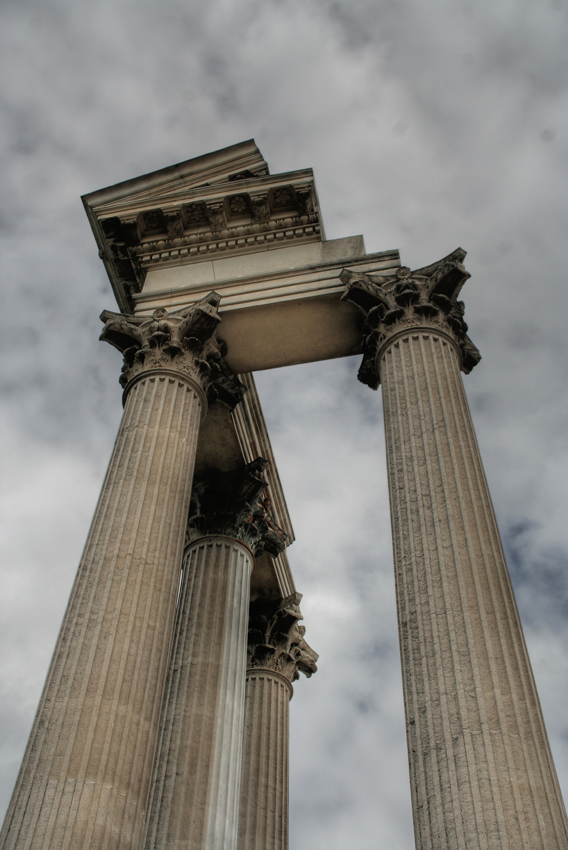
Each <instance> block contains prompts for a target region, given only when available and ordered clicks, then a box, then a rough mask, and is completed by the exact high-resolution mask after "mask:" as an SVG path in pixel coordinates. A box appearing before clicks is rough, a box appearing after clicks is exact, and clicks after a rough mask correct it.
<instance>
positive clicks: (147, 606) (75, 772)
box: [0, 293, 221, 850]
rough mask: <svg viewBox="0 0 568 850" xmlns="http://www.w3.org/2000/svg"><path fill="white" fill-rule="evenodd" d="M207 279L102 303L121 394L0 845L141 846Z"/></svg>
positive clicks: (213, 313)
mask: <svg viewBox="0 0 568 850" xmlns="http://www.w3.org/2000/svg"><path fill="white" fill-rule="evenodd" d="M218 302H219V297H218V296H217V295H216V294H215V293H212V294H211V296H209V297H208V298H207V299H205V300H204V301H203V302H200V303H199V304H197V305H196V306H194V307H193V308H187V309H185V310H182V311H179V312H178V313H172V314H168V313H167V312H166V311H165V310H156V311H155V312H154V314H153V315H152V316H151V317H149V318H140V317H134V316H122V315H120V314H113V313H103V315H102V317H101V318H103V320H105V322H106V324H105V328H104V330H103V333H102V337H101V338H102V339H104V340H107V341H108V342H110V343H112V344H113V345H115V346H116V347H117V348H119V349H120V350H121V351H123V353H124V368H123V375H122V378H121V383H122V385H123V386H124V396H125V408H124V416H123V419H122V422H121V425H120V428H119V432H118V436H117V440H116V445H115V448H114V452H113V454H112V457H111V461H110V465H109V468H108V472H107V475H106V478H105V481H104V484H103V488H102V492H101V495H100V499H99V502H98V505H97V508H96V511H95V515H94V519H93V522H92V526H91V530H90V533H89V537H88V539H87V543H86V546H85V550H84V553H83V557H82V560H81V563H80V566H79V570H78V574H77V578H76V581H75V584H74V587H73V590H72V594H71V598H70V601H69V604H68V608H67V612H66V614H65V618H64V621H63V625H62V628H61V632H60V635H59V639H58V642H57V646H56V649H55V654H54V656H53V661H52V663H51V667H50V670H49V674H48V678H47V682H46V685H45V688H44V691H43V695H42V697H41V701H40V705H39V708H38V712H37V716H36V719H35V723H34V726H33V729H32V733H31V736H30V741H29V744H28V747H27V750H26V753H25V756H24V761H23V764H22V768H21V771H20V775H19V777H18V780H17V784H16V788H15V791H14V795H13V798H12V802H11V805H10V808H9V810H8V814H7V816H6V821H5V824H4V829H3V832H2V835H1V839H0V846H1V847H2V848H3V850H12V848H14V850H16V848H17V850H24V848H25V850H40V848H41V850H78V848H81V850H86V848H90V850H95V848H96V850H139V848H140V842H141V840H142V833H143V827H144V820H145V813H146V805H147V800H148V793H149V786H150V778H151V773H152V762H153V757H154V752H155V748H156V740H157V734H158V728H159V717H160V708H161V703H162V696H163V690H164V682H165V677H166V671H167V665H168V657H169V649H170V643H171V634H172V629H173V621H174V614H175V607H176V597H177V592H178V585H179V580H180V569H181V561H182V553H183V546H184V536H185V531H186V524H187V513H188V508H189V503H190V495H191V481H192V477H193V466H194V459H195V451H196V443H197V436H198V430H199V424H200V421H201V418H202V415H203V414H204V409H205V405H206V398H205V389H206V387H207V384H208V383H210V382H211V381H212V380H214V379H216V378H218V377H219V376H220V374H221V373H220V366H219V358H220V353H219V350H218V347H216V344H215V343H214V341H213V339H212V334H213V333H214V330H215V328H216V326H217V324H218V322H219V316H218V314H217V306H218Z"/></svg>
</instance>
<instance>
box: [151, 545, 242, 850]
mask: <svg viewBox="0 0 568 850" xmlns="http://www.w3.org/2000/svg"><path fill="white" fill-rule="evenodd" d="M252 567H253V557H252V553H251V552H250V550H249V549H248V548H247V547H246V546H244V545H243V544H242V543H240V542H239V541H237V540H236V539H234V538H230V537H222V536H213V537H206V538H200V539H199V540H196V541H195V542H194V543H192V544H191V545H190V547H189V549H188V551H187V553H186V556H185V559H184V571H183V582H182V587H181V591H180V601H179V606H178V613H177V617H176V625H175V633H174V642H173V647H172V655H171V661H170V668H169V673H168V681H167V687H166V692H165V698H164V708H163V714H162V728H161V735H160V743H159V748H158V753H157V757H156V767H155V771H154V778H153V782H152V797H151V800H150V808H149V819H148V826H147V831H146V838H145V842H144V845H143V846H144V847H145V848H146V850H166V848H167V850H174V849H175V850H180V848H182V847H183V848H185V850H219V848H223V850H233V848H234V847H235V844H236V836H237V814H238V801H239V796H238V795H239V783H240V770H241V752H242V742H243V718H244V697H245V669H246V635H247V625H248V604H249V592H250V575H251V572H252Z"/></svg>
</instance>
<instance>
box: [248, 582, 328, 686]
mask: <svg viewBox="0 0 568 850" xmlns="http://www.w3.org/2000/svg"><path fill="white" fill-rule="evenodd" d="M301 598H302V594H301V593H293V594H292V596H287V597H286V598H285V599H278V600H265V599H264V600H263V599H259V600H256V601H255V602H252V603H251V606H250V620H249V635H248V660H247V666H248V667H249V668H252V669H255V668H263V669H268V670H274V672H276V673H280V674H281V675H282V676H284V677H285V678H286V679H288V681H289V682H290V683H292V682H294V681H296V679H299V678H300V672H302V673H304V674H305V675H306V676H307V677H308V678H309V677H310V676H311V675H312V674H313V673H315V672H316V670H317V665H316V661H317V660H318V658H319V656H318V654H317V652H314V650H313V649H312V648H311V646H309V645H308V644H307V643H306V641H305V639H304V635H305V633H306V629H305V627H304V626H300V625H299V624H298V621H299V620H301V619H302V613H301V611H300V607H299V603H300V600H301Z"/></svg>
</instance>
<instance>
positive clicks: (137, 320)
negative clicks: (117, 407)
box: [101, 292, 245, 409]
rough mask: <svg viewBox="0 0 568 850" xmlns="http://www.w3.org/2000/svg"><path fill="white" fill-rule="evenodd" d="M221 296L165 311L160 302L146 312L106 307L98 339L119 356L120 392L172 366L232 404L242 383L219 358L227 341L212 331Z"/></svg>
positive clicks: (241, 391)
mask: <svg viewBox="0 0 568 850" xmlns="http://www.w3.org/2000/svg"><path fill="white" fill-rule="evenodd" d="M220 300H221V299H220V296H219V295H218V294H217V293H216V292H210V293H209V295H207V296H206V297H205V298H203V299H202V300H201V301H198V302H197V303H195V304H193V305H191V306H190V307H184V308H183V309H181V310H176V311H174V312H171V313H169V312H168V311H167V310H166V309H164V308H163V307H160V308H158V309H156V310H154V312H153V313H152V315H151V316H130V315H123V314H122V313H112V312H111V311H110V310H105V311H104V312H103V313H102V315H101V319H102V320H103V321H104V322H105V327H104V330H103V332H102V334H101V339H103V340H105V341H106V342H110V344H111V345H114V347H115V348H118V350H119V351H121V352H122V354H123V355H124V365H123V367H122V374H121V376H120V383H121V385H122V386H123V387H124V388H125V394H127V393H128V391H129V389H130V387H131V386H132V385H133V383H135V382H136V381H137V380H139V379H140V377H142V376H144V375H148V374H153V373H154V372H155V371H156V370H158V371H159V373H160V374H161V375H164V374H166V373H167V372H169V371H171V372H172V374H174V375H179V374H180V373H181V374H183V375H184V376H185V377H186V378H187V379H189V380H191V381H192V382H193V384H194V385H195V386H197V387H199V388H203V387H205V388H206V390H207V395H208V396H209V397H210V398H211V400H213V401H221V402H222V403H223V404H225V405H227V406H228V407H229V408H231V409H232V408H234V407H235V406H236V405H237V404H238V403H239V401H240V400H241V398H242V396H243V395H244V392H245V388H244V387H243V385H242V384H241V383H240V381H239V380H238V379H237V378H236V377H235V375H233V374H232V372H231V371H230V370H229V369H228V368H227V366H226V365H225V363H224V360H223V355H224V354H225V353H226V350H227V349H226V345H225V344H224V343H220V342H219V341H218V340H217V339H216V338H215V337H214V335H213V334H214V332H215V330H216V328H217V325H218V324H219V322H220V321H221V319H220V317H219V313H218V307H219V302H220Z"/></svg>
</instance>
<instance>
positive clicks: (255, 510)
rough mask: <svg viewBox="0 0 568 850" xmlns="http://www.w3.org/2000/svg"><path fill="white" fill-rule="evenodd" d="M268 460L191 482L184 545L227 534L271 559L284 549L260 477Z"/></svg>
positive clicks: (218, 472) (283, 543) (282, 538)
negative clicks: (269, 556) (191, 489)
mask: <svg viewBox="0 0 568 850" xmlns="http://www.w3.org/2000/svg"><path fill="white" fill-rule="evenodd" d="M267 464H268V461H266V460H264V458H257V459H256V460H254V461H252V463H248V464H247V465H246V466H242V467H240V468H239V469H234V470H231V471H230V472H220V471H219V470H211V471H210V472H209V473H208V474H207V475H206V476H205V477H203V478H201V479H198V480H196V481H195V482H194V485H193V493H192V497H191V507H190V511H189V523H188V542H191V540H194V539H195V538H196V537H202V536H209V535H227V536H229V537H235V538H237V540H240V541H241V542H242V543H244V544H245V545H246V546H248V547H249V548H250V549H251V550H252V552H253V553H254V554H255V555H259V554H260V553H261V552H269V553H270V554H271V555H273V556H274V557H275V556H276V555H278V554H279V553H280V552H282V551H283V549H284V548H285V546H286V534H285V533H284V531H282V529H281V528H279V527H278V525H277V523H276V521H275V519H274V517H273V516H272V509H271V503H270V499H269V497H268V496H267V495H266V494H265V491H266V487H267V482H266V480H265V479H264V478H263V477H262V472H263V470H264V469H265V468H266V466H267Z"/></svg>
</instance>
